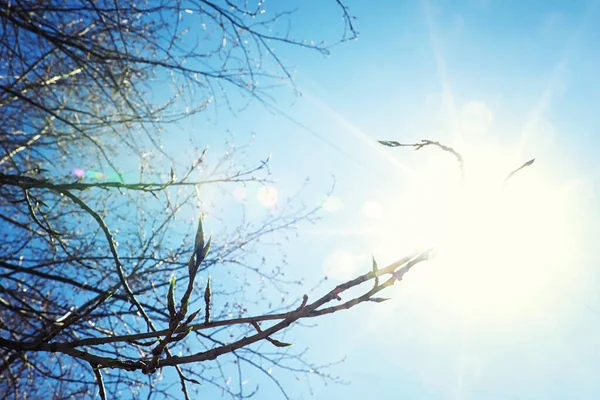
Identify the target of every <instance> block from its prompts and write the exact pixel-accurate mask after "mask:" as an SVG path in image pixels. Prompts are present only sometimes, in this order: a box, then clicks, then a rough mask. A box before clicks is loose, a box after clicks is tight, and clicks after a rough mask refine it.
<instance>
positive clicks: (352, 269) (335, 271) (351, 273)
mask: <svg viewBox="0 0 600 400" xmlns="http://www.w3.org/2000/svg"><path fill="white" fill-rule="evenodd" d="M368 261H369V259H368V255H367V254H358V253H351V252H348V251H345V250H336V251H334V252H332V253H330V254H329V255H327V257H325V259H324V260H323V271H324V272H325V275H326V276H327V277H328V278H330V279H334V280H339V281H346V280H348V279H352V278H354V277H356V275H357V274H358V273H359V272H362V271H363V270H364V268H365V266H368V265H369V262H368Z"/></svg>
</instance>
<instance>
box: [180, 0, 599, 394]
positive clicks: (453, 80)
mask: <svg viewBox="0 0 600 400" xmlns="http://www.w3.org/2000/svg"><path fill="white" fill-rule="evenodd" d="M313 3H314V4H315V6H316V4H317V2H313ZM346 3H347V5H348V6H349V7H350V13H351V14H352V15H354V16H356V17H357V21H356V27H357V29H358V30H359V32H360V37H359V40H357V41H354V42H351V43H346V44H344V45H340V46H337V47H335V48H334V49H333V51H332V54H331V55H330V56H329V57H322V56H321V55H319V54H316V53H310V52H306V51H300V50H298V49H289V48H285V49H283V48H282V49H281V50H280V55H281V57H282V59H283V60H284V61H286V62H287V63H288V64H291V65H293V66H294V67H295V68H294V71H295V78H296V84H297V87H298V89H299V90H300V92H302V96H301V97H300V98H298V99H294V98H292V96H291V95H290V94H289V93H287V94H286V91H285V90H283V91H282V90H278V91H277V92H276V97H275V100H276V102H277V106H278V108H279V109H280V110H281V111H282V112H283V113H284V114H272V113H270V112H268V111H267V110H266V109H264V108H263V107H262V106H261V105H258V104H253V105H251V106H250V107H249V108H248V109H246V110H245V111H243V112H240V113H239V114H238V115H237V116H236V117H235V118H233V117H231V116H230V115H229V114H228V113H227V112H226V111H219V112H218V114H216V116H215V115H214V114H211V117H210V119H207V118H206V115H200V116H199V117H198V118H197V119H196V120H195V121H193V122H189V125H183V126H182V129H183V130H186V129H192V128H193V129H197V130H199V131H202V132H209V133H213V134H214V137H210V139H208V140H209V142H213V141H214V148H218V143H220V141H222V138H223V137H224V136H223V132H225V131H226V130H227V131H228V132H229V133H228V134H227V135H229V136H227V137H228V138H230V139H231V140H232V141H233V142H236V143H240V144H244V143H247V142H249V141H251V142H252V144H251V146H250V147H249V149H248V150H247V151H246V154H244V155H243V156H240V157H241V160H240V162H252V161H253V160H258V159H264V158H266V156H268V155H269V154H270V155H271V156H272V161H271V170H272V172H273V179H274V180H275V184H274V185H273V187H274V190H276V191H277V193H278V195H279V197H278V198H279V202H280V203H282V202H284V200H285V198H286V197H288V196H291V195H293V194H295V193H296V192H297V191H298V190H299V189H300V188H302V187H304V189H303V190H302V192H301V199H302V201H303V202H304V203H305V204H308V205H311V204H312V205H316V204H318V203H319V202H320V201H322V200H323V199H324V198H325V194H326V193H327V191H328V190H329V188H330V186H331V184H332V182H333V178H332V177H333V176H334V177H335V182H336V185H335V191H334V193H333V195H332V196H333V197H331V198H330V199H329V200H328V203H327V204H328V205H329V206H328V207H327V208H328V211H325V212H324V213H323V214H322V216H323V219H322V220H321V221H319V223H318V224H316V225H303V226H300V227H299V237H298V238H297V239H294V240H291V241H289V242H287V243H286V244H285V247H284V251H285V253H286V255H287V260H288V262H289V265H288V268H289V269H290V274H292V275H293V276H299V277H300V276H304V277H308V280H309V281H311V279H312V281H316V280H318V278H319V277H321V276H323V275H324V274H327V275H328V276H329V277H330V280H331V282H336V281H337V280H343V279H344V278H349V277H350V276H352V275H353V274H357V273H362V272H366V271H368V270H369V268H370V260H369V258H370V255H371V254H374V255H375V256H376V258H377V259H378V260H379V262H380V264H385V263H387V262H392V261H394V260H395V259H397V258H400V257H402V256H403V255H405V254H406V252H408V251H411V250H413V249H415V248H419V247H424V246H429V245H435V246H437V247H438V248H439V253H438V256H437V257H436V259H434V260H432V261H430V262H428V263H426V264H423V265H421V266H419V268H418V269H417V270H416V271H414V272H411V273H410V276H408V277H407V278H406V279H405V281H403V282H402V283H400V284H399V285H397V286H396V287H394V288H393V289H391V290H390V295H391V296H392V297H393V300H392V301H390V302H387V303H383V304H365V305H361V306H359V307H357V308H355V309H352V310H351V311H346V312H341V313H339V314H336V315H333V316H328V317H324V318H322V319H321V320H320V321H318V326H316V327H313V328H310V329H307V328H296V329H293V330H292V331H291V332H290V333H289V337H288V338H291V339H292V340H293V341H294V343H295V345H296V346H298V347H299V348H304V347H308V348H309V353H308V355H309V358H311V359H312V360H315V361H321V362H329V361H335V360H337V359H340V358H343V357H346V361H345V363H343V364H341V365H339V366H337V367H335V368H334V369H333V373H335V374H336V375H339V376H341V377H342V378H343V379H345V380H348V381H350V382H351V383H350V384H349V385H329V386H326V387H324V386H321V385H320V384H316V385H315V386H314V387H313V390H314V396H313V398H318V399H325V398H344V399H365V398H369V399H371V398H376V399H396V398H409V399H551V398H554V399H563V398H576V399H593V398H596V396H597V393H598V392H600V381H598V379H597V372H598V368H599V367H600V336H599V335H598V332H599V331H600V274H599V273H598V271H599V268H598V261H599V255H600V254H599V252H598V250H597V248H596V247H595V246H596V243H597V241H598V239H599V236H598V233H599V229H598V227H597V226H598V222H600V219H599V217H600V214H599V213H598V197H597V187H598V181H599V178H600V164H599V163H598V161H597V157H596V153H597V152H598V150H599V149H600V140H599V139H598V137H599V136H598V129H599V128H600V118H599V117H598V113H597V111H596V110H597V101H596V100H597V97H598V94H600V75H598V73H597V71H598V70H600V52H599V51H598V47H597V40H598V38H599V37H600V25H599V24H597V23H596V21H598V19H599V18H600V8H599V7H600V3H599V2H598V1H575V0H573V1H499V0H464V1H426V0H423V1H383V0H374V1H369V2H364V1H363V2H360V1H352V0H348V1H346ZM267 10H269V8H268V7H267ZM339 18H340V15H339V10H336V9H335V8H331V9H330V10H329V9H326V10H325V11H324V12H323V13H319V14H318V15H314V8H313V7H310V3H309V5H307V6H305V7H304V8H301V9H300V11H298V14H297V15H296V16H295V17H294V23H295V25H294V28H295V29H296V32H298V34H299V35H302V36H304V37H309V38H310V37H314V39H315V40H319V39H320V38H322V37H331V36H334V35H335V33H336V32H338V29H339V26H338V25H336V24H335V23H331V22H328V21H334V22H335V21H337V20H339ZM288 89H289V88H288ZM288 117H291V119H290V118H288ZM293 120H295V121H297V122H299V123H301V125H300V124H298V123H295V122H293ZM251 133H254V134H255V137H254V138H253V139H250V136H251ZM377 139H385V140H397V141H400V142H406V143H414V142H417V141H419V140H421V139H432V140H439V141H441V142H443V143H445V144H448V145H451V146H454V147H455V148H456V149H457V150H459V151H461V152H462V153H463V156H464V157H465V169H466V170H465V184H464V185H463V186H461V185H460V183H459V181H458V178H457V176H458V175H457V170H456V165H455V163H454V160H452V158H451V157H450V156H449V155H447V154H444V153H440V152H437V151H435V149H423V150H420V151H418V152H415V151H413V150H411V149H408V148H401V149H389V148H384V147H381V146H379V145H377V144H376V143H375V140H377ZM534 157H535V158H536V161H535V163H534V164H533V165H532V166H531V167H529V168H527V169H525V170H523V171H522V172H521V173H519V174H518V175H516V176H515V179H514V180H511V181H510V185H508V187H507V188H505V189H501V183H502V179H503V177H505V176H506V174H508V172H510V171H511V170H513V169H514V168H516V167H518V166H519V165H521V164H522V163H523V162H525V161H527V160H529V159H531V158H534ZM306 178H310V181H309V183H308V185H306V186H304V181H305V179H306ZM233 190H234V188H232V191H233ZM240 190H241V189H240ZM211 195H214V196H217V197H218V196H220V195H219V194H216V193H213V194H211V193H207V196H209V197H210V196H211ZM246 196H247V200H246V203H245V204H246V205H247V207H248V208H249V210H250V213H254V214H252V215H255V216H257V217H259V216H261V215H263V214H264V213H268V212H276V211H277V207H279V205H275V206H274V207H273V208H271V209H268V208H265V207H263V206H261V204H260V201H258V200H257V193H256V190H255V189H254V188H247V193H246ZM217 197H215V198H217ZM269 210H271V211H269ZM207 211H208V212H209V214H210V212H211V210H207ZM219 212H223V211H217V210H213V213H215V214H218V213H219ZM207 221H210V218H209V219H208V220H207ZM207 223H208V222H207ZM267 255H268V254H267ZM281 379H282V380H283V383H284V384H286V385H288V388H289V389H290V393H292V394H294V393H295V392H296V390H297V392H298V393H301V394H299V395H298V397H299V398H301V397H302V398H306V397H310V396H309V395H308V393H307V389H306V382H304V381H303V380H300V381H296V380H295V379H293V377H288V378H285V377H282V378H281ZM277 393H278V392H277V389H276V388H275V387H268V386H266V385H261V392H260V393H259V395H258V396H259V398H278V394H277Z"/></svg>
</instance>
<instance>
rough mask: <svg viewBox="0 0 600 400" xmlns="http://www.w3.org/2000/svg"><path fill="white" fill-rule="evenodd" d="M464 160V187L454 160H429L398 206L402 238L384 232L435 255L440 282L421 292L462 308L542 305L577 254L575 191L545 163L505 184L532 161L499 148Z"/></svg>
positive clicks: (509, 309)
mask: <svg viewBox="0 0 600 400" xmlns="http://www.w3.org/2000/svg"><path fill="white" fill-rule="evenodd" d="M428 150H429V151H430V152H435V150H438V149H433V148H431V149H428ZM462 155H463V156H464V158H465V166H464V178H463V179H461V177H460V173H459V172H458V168H457V166H456V165H453V162H454V164H456V163H455V161H456V160H453V159H452V157H451V156H450V155H446V154H441V155H440V154H437V155H435V156H431V158H429V161H428V162H426V164H425V166H424V168H422V171H423V173H422V174H416V175H414V176H413V177H411V184H410V185H409V187H407V188H406V191H405V195H403V196H402V199H401V200H399V202H398V204H397V210H396V211H397V214H398V215H397V216H396V217H397V218H398V219H396V221H398V220H400V221H403V223H402V225H403V226H404V227H405V228H404V229H403V230H402V233H401V235H402V237H401V238H399V237H398V233H397V232H398V229H397V226H396V227H387V228H386V229H385V231H386V232H388V235H389V233H390V232H391V231H394V232H395V233H394V237H395V238H396V239H401V240H405V241H406V242H407V243H411V244H412V245H414V246H419V247H433V248H434V249H435V251H436V256H435V258H434V259H433V260H432V261H431V263H432V264H433V265H432V267H434V270H435V275H433V274H432V275H431V276H430V278H432V277H433V278H434V279H433V281H432V280H431V279H428V280H427V281H426V282H423V284H427V285H428V286H429V289H428V290H432V291H434V292H435V293H436V295H437V296H441V297H444V298H447V299H448V300H449V301H451V302H453V303H454V304H455V306H457V307H459V308H469V310H470V311H472V312H477V311H478V310H479V311H482V312H485V313H495V314H498V313H515V312H518V309H519V308H520V307H523V306H527V305H535V304H536V303H539V302H540V301H542V302H543V301H544V300H545V299H546V298H548V296H550V295H551V293H552V291H553V289H554V288H556V287H557V286H558V285H559V284H560V279H562V278H563V277H564V276H565V273H566V269H567V268H569V266H568V264H571V266H572V263H569V261H570V260H571V261H572V257H573V256H575V254H574V251H576V250H575V249H576V248H577V246H576V245H575V236H576V235H575V234H574V232H575V228H576V226H575V223H574V222H573V221H575V220H576V218H575V216H574V215H569V214H570V213H571V212H570V211H568V210H570V209H572V208H573V207H572V204H569V202H570V200H571V199H570V196H569V193H570V190H569V188H568V187H565V186H564V185H559V184H557V183H556V182H554V179H552V176H551V174H550V171H545V168H544V163H543V162H539V161H538V162H537V163H534V164H533V165H532V166H530V167H527V168H523V169H522V170H521V171H519V172H518V173H516V174H514V175H513V177H511V178H510V179H509V180H508V181H506V184H503V183H504V180H505V179H506V177H507V175H508V174H509V173H510V172H511V171H512V170H514V169H515V168H517V167H519V166H520V165H522V164H523V162H524V161H527V160H523V159H520V158H518V157H515V156H513V155H511V154H510V153H509V152H506V151H502V150H501V149H499V148H498V147H497V146H488V147H486V146H478V147H476V146H470V147H467V148H466V151H464V152H463V153H462ZM388 221H389V219H388ZM386 223H387V221H386ZM386 245H389V244H386ZM424 268H429V267H424ZM432 286H434V288H433V289H432Z"/></svg>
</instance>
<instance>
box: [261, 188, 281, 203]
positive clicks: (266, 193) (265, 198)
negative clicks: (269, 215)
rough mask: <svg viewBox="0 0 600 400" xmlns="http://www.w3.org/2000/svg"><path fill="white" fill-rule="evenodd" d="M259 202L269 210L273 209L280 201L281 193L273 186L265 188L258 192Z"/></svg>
mask: <svg viewBox="0 0 600 400" xmlns="http://www.w3.org/2000/svg"><path fill="white" fill-rule="evenodd" d="M257 197H258V201H259V202H260V204H262V205H263V206H265V207H267V208H273V207H275V206H276V205H277V202H278V201H279V191H278V190H277V189H276V188H275V187H273V186H263V187H261V188H260V189H259V190H258V196H257Z"/></svg>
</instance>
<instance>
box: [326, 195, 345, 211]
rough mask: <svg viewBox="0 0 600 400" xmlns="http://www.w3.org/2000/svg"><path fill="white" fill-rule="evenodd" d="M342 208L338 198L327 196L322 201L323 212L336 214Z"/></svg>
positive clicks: (342, 205)
mask: <svg viewBox="0 0 600 400" xmlns="http://www.w3.org/2000/svg"><path fill="white" fill-rule="evenodd" d="M343 207H344V203H343V202H342V200H341V199H340V198H339V197H335V196H327V197H326V198H325V201H323V210H325V211H329V212H336V211H339V210H341V209H342V208H343Z"/></svg>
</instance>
